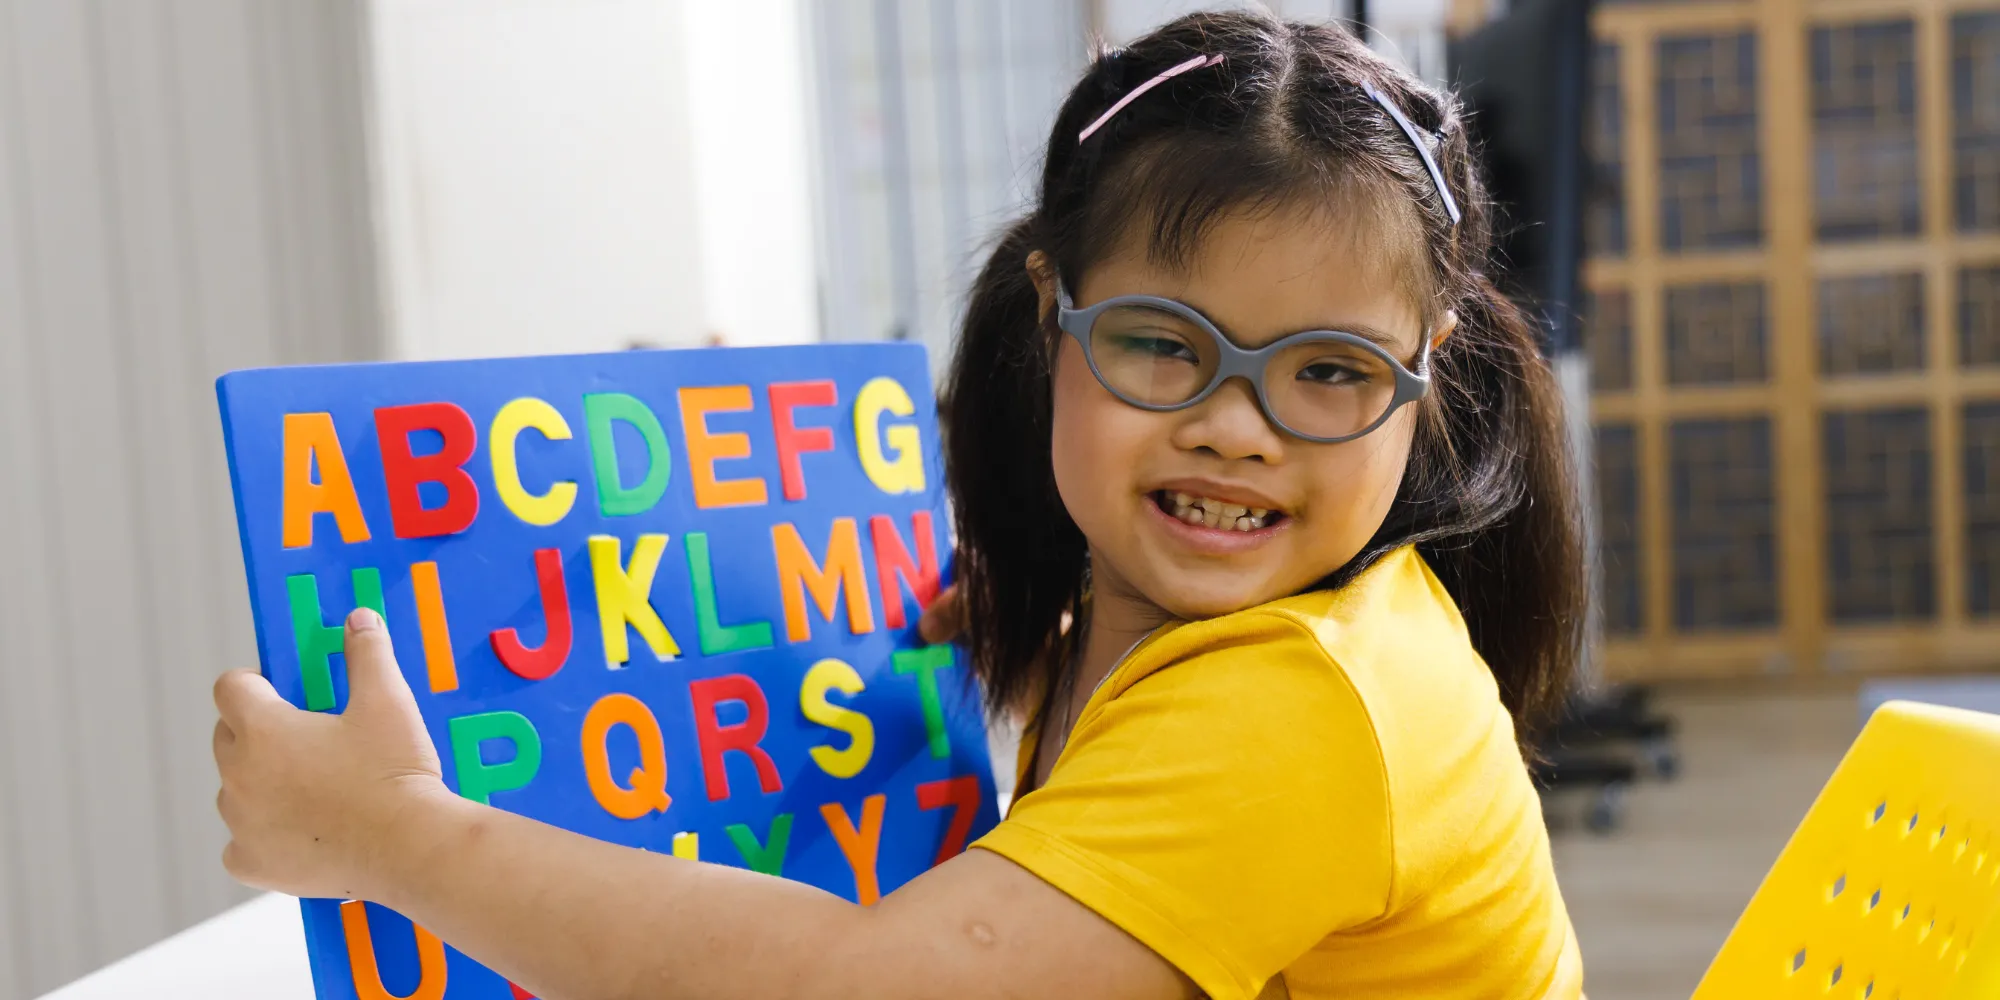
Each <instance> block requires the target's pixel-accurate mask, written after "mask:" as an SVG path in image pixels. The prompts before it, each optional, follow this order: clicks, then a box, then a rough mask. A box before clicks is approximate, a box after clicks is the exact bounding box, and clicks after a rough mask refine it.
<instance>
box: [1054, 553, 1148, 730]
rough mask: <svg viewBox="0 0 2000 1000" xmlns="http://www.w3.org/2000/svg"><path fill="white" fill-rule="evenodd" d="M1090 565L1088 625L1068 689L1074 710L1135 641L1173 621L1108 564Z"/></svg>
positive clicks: (1099, 561)
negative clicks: (1080, 653)
mask: <svg viewBox="0 0 2000 1000" xmlns="http://www.w3.org/2000/svg"><path fill="white" fill-rule="evenodd" d="M1091 562H1092V569H1091V596H1090V621H1089V622H1088V624H1087V627H1086V628H1085V630H1084V634H1083V652H1082V655H1081V656H1079V657H1078V658H1077V664H1076V676H1075V678H1074V680H1073V686H1072V696H1073V697H1074V698H1075V699H1076V704H1077V705H1078V706H1081V705H1082V703H1083V702H1084V701H1086V700H1088V699H1089V697H1090V692H1091V691H1092V690H1093V689H1094V688H1096V687H1097V685H1098V684H1099V683H1100V682H1102V681H1103V680H1104V678H1105V676H1106V675H1107V674H1109V673H1111V668H1112V667H1114V666H1117V664H1118V661H1119V659H1121V658H1122V657H1124V655H1125V653H1126V652H1127V651H1129V650H1130V649H1131V648H1132V647H1133V646H1135V645H1137V644H1138V642H1139V640H1141V639H1144V638H1145V637H1146V636H1147V635H1148V634H1149V633H1151V632H1152V631H1153V630H1154V629H1156V628H1159V627H1160V626H1161V625H1165V624H1166V623H1168V622H1170V621H1173V616H1172V615H1170V614H1168V613H1167V612H1166V611H1165V610H1163V609H1161V608H1160V606H1159V605H1157V604H1154V603H1153V602H1152V601H1150V600H1147V599H1146V597H1145V595H1143V594H1141V593H1139V591H1138V589H1137V588H1135V587H1133V586H1132V585H1131V584H1130V583H1128V582H1126V580H1125V579H1124V577H1122V576H1120V575H1119V574H1118V573H1117V571H1116V570H1113V569H1112V568H1111V567H1110V565H1109V564H1108V563H1106V562H1105V561H1103V560H1100V559H1095V558H1093V559H1092V561H1091Z"/></svg>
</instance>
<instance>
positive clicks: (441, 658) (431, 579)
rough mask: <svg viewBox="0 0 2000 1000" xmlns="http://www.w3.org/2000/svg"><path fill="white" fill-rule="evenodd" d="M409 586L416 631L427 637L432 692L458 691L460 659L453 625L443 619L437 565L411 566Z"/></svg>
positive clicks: (426, 667) (425, 644) (428, 666)
mask: <svg viewBox="0 0 2000 1000" xmlns="http://www.w3.org/2000/svg"><path fill="white" fill-rule="evenodd" d="M410 589H411V590H412V591H415V592H416V598H417V631H418V632H419V633H421V634H422V635H423V638H424V667H425V669H426V670H427V671H428V672H429V673H430V676H431V693H432V694H443V693H445V692H446V691H456V690H458V661H457V660H456V659H454V658H453V657H452V655H451V627H450V626H448V625H446V624H445V620H444V592H443V591H442V590H441V589H440V588H439V586H438V564H437V563H434V562H420V563H416V564H414V565H412V566H411V567H410Z"/></svg>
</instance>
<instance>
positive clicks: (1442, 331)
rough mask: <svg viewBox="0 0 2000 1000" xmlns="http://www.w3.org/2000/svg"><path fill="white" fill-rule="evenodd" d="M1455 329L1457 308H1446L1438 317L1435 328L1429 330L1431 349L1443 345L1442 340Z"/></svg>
mask: <svg viewBox="0 0 2000 1000" xmlns="http://www.w3.org/2000/svg"><path fill="white" fill-rule="evenodd" d="M1456 329H1458V310H1456V309H1446V310H1445V311H1444V315H1443V316H1440V317H1438V325H1437V328H1436V329H1434V330H1432V331H1431V350H1432V351H1433V352H1435V351H1437V349H1438V348H1440V347H1443V346H1444V342H1445V341H1446V340H1447V339H1449V338H1450V337H1451V334H1452V331H1454V330H1456Z"/></svg>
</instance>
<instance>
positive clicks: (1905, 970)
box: [1694, 702, 2000, 1000]
mask: <svg viewBox="0 0 2000 1000" xmlns="http://www.w3.org/2000/svg"><path fill="white" fill-rule="evenodd" d="M1694 995H1695V1000H1776V998H1788V997H1839V998H1842V1000H1974V998H1978V1000H1991V998H2000V716H1993V715H1985V714H1982V713H1978V712H1967V711H1962V710H1959V709H1951V708H1940V707H1937V706H1933V705H1919V704H1915V703H1912V702H1890V703H1889V704H1886V705H1884V706H1882V707H1881V708H1880V709H1878V710H1877V711H1876V712H1875V714H1874V715H1873V716H1872V717H1870V718H1869V720H1868V725H1867V726H1866V727H1865V728H1864V729H1863V730H1862V732H1861V736H1860V738H1858V739H1856V740H1855V741H1854V746H1853V747H1852V748H1850V749H1849V750H1848V752H1847V756H1846V758H1845V759H1843V760H1842V761H1841V763H1840V768H1839V769H1838V770H1836V771H1835V772H1834V774H1833V778H1832V779H1831V780H1829V781H1828V782H1827V784H1826V788H1824V789H1823V790H1821V792H1820V794H1819V799H1818V801H1816V802H1814V803H1813V807H1812V810H1811V811H1810V812H1808V813H1807V814H1806V818H1805V820H1804V821H1803V822H1801V823H1800V824H1799V828H1798V830H1797V831H1796V832H1794V833H1793V834H1792V839H1791V842H1790V843H1788V844H1786V845H1785V850H1784V852H1783V853H1782V854H1780V855H1779V856H1778V860H1777V863H1776V864H1775V865H1773V866H1772V868H1771V873H1770V874H1769V875H1767V876H1765V878H1764V884H1763V885H1762V886H1761V887H1759V888H1758V890H1757V894H1756V896H1754V897H1752V898H1751V900H1750V906H1749V907H1748V908H1747V909H1746V910H1744V912H1743V916H1742V917H1741V918H1739V919H1738V920H1737V922H1736V929H1735V930H1733V931H1731V932H1730V935H1729V939H1728V940H1727V941H1725V942H1723V945H1722V951H1721V952H1720V953H1718V954H1717V955H1716V957H1715V962H1714V963H1713V964H1712V965H1710V966H1709V969H1708V974H1707V975H1706V976H1704V977H1703V978H1702V981H1701V986H1700V987H1698V988H1697V989H1696V990H1695V994H1694Z"/></svg>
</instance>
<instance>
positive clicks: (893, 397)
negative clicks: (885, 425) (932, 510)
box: [854, 375, 924, 494]
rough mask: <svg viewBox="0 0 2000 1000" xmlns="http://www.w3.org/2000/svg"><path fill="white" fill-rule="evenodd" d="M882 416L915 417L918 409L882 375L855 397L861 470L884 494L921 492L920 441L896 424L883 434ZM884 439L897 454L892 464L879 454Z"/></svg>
mask: <svg viewBox="0 0 2000 1000" xmlns="http://www.w3.org/2000/svg"><path fill="white" fill-rule="evenodd" d="M885 412H887V413H892V414H895V415H896V416H899V417H907V416H910V415H912V414H914V413H916V412H917V407H916V404H915V403H912V402H910V394H909V393H908V392H905V391H904V390H903V385H902V383H900V382H898V381H896V380H895V379H892V378H890V377H888V376H887V375H882V376H878V377H876V378H873V379H870V380H869V382H868V384H867V385H864V386H862V387H861V394H860V395H858V396H856V397H854V437H855V441H856V442H857V443H858V444H859V445H860V448H861V468H862V470H863V471H865V472H867V473H868V479H869V481H870V482H872V483H874V484H875V487H876V488H877V489H879V490H881V491H882V492H884V493H890V494H895V493H917V492H920V491H922V490H923V488H924V448H923V438H922V436H921V435H920V434H919V433H918V431H917V429H916V427H915V426H913V425H910V424H897V425H896V426H894V427H891V428H889V430H888V433H887V434H886V435H885V434H883V433H882V430H881V424H882V414H883V413H885ZM885 437H886V438H887V440H888V443H889V447H890V448H892V449H894V450H895V452H896V458H895V460H894V461H890V460H889V459H888V458H886V457H884V456H883V454H882V442H883V439H884V438H885Z"/></svg>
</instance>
